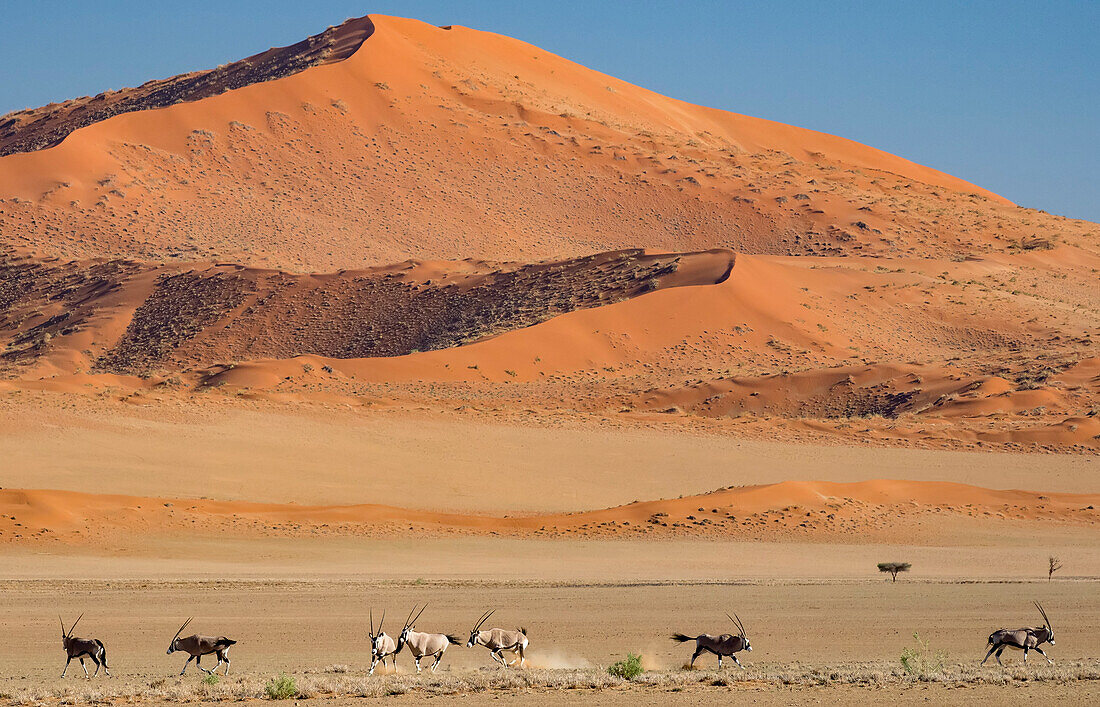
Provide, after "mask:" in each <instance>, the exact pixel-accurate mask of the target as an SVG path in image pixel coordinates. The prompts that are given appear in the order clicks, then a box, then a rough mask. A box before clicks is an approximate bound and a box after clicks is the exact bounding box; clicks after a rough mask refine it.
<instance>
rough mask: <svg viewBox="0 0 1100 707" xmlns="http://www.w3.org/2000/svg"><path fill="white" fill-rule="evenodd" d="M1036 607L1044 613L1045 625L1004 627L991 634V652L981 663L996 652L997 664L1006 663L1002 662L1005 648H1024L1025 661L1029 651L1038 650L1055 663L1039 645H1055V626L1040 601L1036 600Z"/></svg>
mask: <svg viewBox="0 0 1100 707" xmlns="http://www.w3.org/2000/svg"><path fill="white" fill-rule="evenodd" d="M1035 608H1036V609H1038V610H1039V613H1040V614H1042V615H1043V625H1042V626H1041V627H1039V628H1017V629H1011V628H1002V629H1000V630H999V631H994V632H993V633H991V634H989V640H988V641H987V643H986V645H988V646H989V652H988V653H986V654H985V658H982V662H981V665H985V661H987V660H989V656H991V655H994V654H996V655H995V656H994V657H996V658H997V664H998V665H1004V663H1002V662H1001V653H1004V650H1005V648H1015V649H1016V650H1022V651H1023V652H1024V662H1025V663H1026V662H1027V653H1028V651H1037V652H1038V653H1039V655H1041V656H1043V657H1044V658H1046V659H1047V662H1048V663H1054V661H1053V660H1051V659H1050V658H1049V657H1048V656H1047V654H1046V653H1044V652H1043V649H1042V648H1040V647H1039V646H1041V645H1042V644H1044V643H1049V644H1050V645H1052V646H1053V645H1054V627H1053V626H1052V625H1051V623H1050V619H1048V618H1047V612H1045V611H1043V607H1042V605H1041V604H1039V602H1035Z"/></svg>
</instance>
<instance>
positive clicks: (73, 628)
mask: <svg viewBox="0 0 1100 707" xmlns="http://www.w3.org/2000/svg"><path fill="white" fill-rule="evenodd" d="M82 618H84V613H83V612H81V614H80V616H77V617H76V621H74V622H73V625H72V626H70V627H69V633H68V634H67V635H68V636H72V635H73V631H75V630H76V625H77V624H78V623H80V620H81V619H82ZM1044 618H1045V616H1044Z"/></svg>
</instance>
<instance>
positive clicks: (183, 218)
mask: <svg viewBox="0 0 1100 707" xmlns="http://www.w3.org/2000/svg"><path fill="white" fill-rule="evenodd" d="M370 19H371V21H372V22H373V25H374V31H373V33H371V34H370V36H369V37H367V38H366V39H365V40H363V41H362V44H361V46H359V47H358V49H357V50H355V51H354V53H352V54H351V55H350V56H348V57H347V58H344V59H343V60H339V61H333V62H331V63H322V64H320V65H314V66H309V68H305V69H302V70H299V71H296V72H294V73H290V74H288V75H285V76H281V77H279V78H274V79H272V80H264V81H260V82H258V83H251V84H248V85H243V86H240V87H236V83H234V82H232V81H229V82H228V83H224V85H220V88H225V89H227V90H226V91H225V92H224V93H219V94H217V95H207V94H208V93H210V91H209V90H207V91H205V92H204V93H202V94H198V95H202V96H204V97H202V98H201V99H197V100H196V99H195V95H193V94H191V93H188V94H186V95H185V96H183V97H181V98H180V99H179V100H181V101H182V102H179V103H174V104H172V105H169V106H166V107H162V108H156V109H149V110H140V111H137V112H125V113H121V114H118V115H113V116H111V117H109V118H106V119H104V120H100V121H98V122H94V123H92V124H89V125H85V126H84V127H80V128H78V129H76V130H74V131H73V132H72V133H71V134H69V135H68V136H67V137H66V138H65V139H64V141H63V142H61V144H59V145H56V146H54V147H50V148H48V149H42V150H37V151H34V152H28V153H17V154H11V155H8V156H6V157H3V158H0V233H2V234H3V236H2V238H3V240H4V241H5V242H6V243H7V244H9V245H13V246H16V247H20V248H30V249H33V250H34V251H35V252H36V253H38V254H40V255H47V256H60V257H63V258H89V257H100V256H106V257H119V256H122V257H133V258H139V259H142V260H161V259H166V258H182V259H188V260H202V259H228V260H235V261H237V262H242V263H245V264H249V265H263V266H271V267H279V268H284V269H292V270H299V271H301V270H335V269H339V268H360V267H363V266H364V265H375V264H383V263H388V262H396V261H399V260H402V259H405V258H409V257H413V258H427V259H461V258H463V257H467V256H470V255H475V256H476V257H480V258H486V259H492V260H515V259H523V260H535V259H545V258H566V257H573V256H577V255H585V254H587V253H589V252H597V251H606V250H615V249H619V248H632V247H647V248H658V249H663V250H671V251H689V250H705V249H709V248H714V247H730V248H734V249H736V250H741V251H745V252H750V253H800V254H811V253H853V252H873V253H880V254H905V253H917V254H921V255H929V254H933V253H940V254H943V253H946V252H950V253H966V252H982V251H988V250H990V249H1000V248H1004V247H1006V246H1007V245H1009V244H1011V243H1018V242H1019V243H1022V242H1023V241H1024V240H1025V239H1031V240H1032V241H1035V242H1036V243H1038V242H1046V241H1049V240H1050V239H1051V238H1052V237H1054V233H1055V232H1056V233H1057V234H1058V237H1059V238H1061V239H1066V240H1074V239H1076V238H1077V237H1078V236H1080V234H1081V233H1082V231H1083V230H1085V229H1086V227H1087V225H1085V226H1082V225H1081V224H1079V223H1074V222H1070V221H1066V220H1064V219H1063V220H1056V219H1054V218H1053V217H1049V216H1046V215H1039V214H1036V213H1034V212H1025V211H1023V210H1020V209H1018V208H1017V207H1015V206H1013V205H1011V204H1008V203H1007V202H1005V200H1003V199H1001V198H1000V197H997V196H996V195H993V194H991V193H989V192H987V191H985V190H982V189H980V188H979V187H976V186H974V185H972V184H968V183H966V182H964V181H962V180H959V179H957V178H954V177H951V176H949V175H946V174H943V173H941V172H937V171H936V170H933V169H929V168H927V167H923V166H921V165H917V164H914V163H913V162H910V161H908V160H905V159H903V158H900V157H896V156H893V155H890V154H887V153H885V152H882V151H880V150H876V149H874V148H871V147H867V146H864V145H860V144H858V143H855V142H852V141H850V140H845V139H843V138H839V137H834V136H830V135H825V134H822V133H817V132H814V131H811V130H804V129H801V128H795V127H791V126H787V125H782V124H779V123H774V122H771V121H766V120H760V119H757V118H751V117H747V116H742V115H737V114H735V113H729V112H725V111H720V110H715V109H710V108H703V107H699V106H694V105H690V104H687V103H684V102H682V101H677V100H674V99H670V98H666V97H663V96H660V95H658V94H655V93H653V92H651V91H647V90H644V89H641V88H639V87H636V86H632V85H630V84H627V83H625V82H622V81H618V80H616V79H614V78H612V77H609V76H605V75H603V74H600V73H598V72H595V71H592V70H589V69H586V68H585V67H582V66H579V65H577V64H575V63H573V62H570V61H568V60H565V59H563V58H561V57H558V56H555V55H553V54H550V53H548V52H545V51H543V50H541V49H538V48H537V47H533V46H531V45H529V44H525V43H523V42H519V41H516V40H513V39H509V38H507V37H501V36H499V35H494V34H490V33H486V32H478V31H475V30H470V29H466V28H463V27H457V26H456V27H452V28H447V29H441V28H438V27H432V26H430V25H426V24H423V23H421V22H416V21H412V20H403V19H398V18H390V17H372V18H370ZM364 23H365V21H364ZM361 24H363V23H361ZM346 27H351V28H352V29H355V28H357V27H358V29H356V32H357V34H354V38H355V39H356V40H357V41H358V40H360V39H362V35H363V34H365V31H363V30H362V27H359V26H358V25H354V23H353V24H351V25H347V26H346ZM342 31H351V30H346V29H345V30H342ZM334 32H335V31H334ZM341 36H342V35H340V34H336V35H334V36H333V37H330V38H329V39H327V40H325V39H321V40H318V41H319V45H318V46H323V47H327V46H328V42H337V43H338V42H339V39H340V37H341ZM321 37H324V35H321ZM305 44H306V45H307V47H306V49H304V50H302V51H307V52H308V51H312V49H310V47H309V46H308V44H309V43H305ZM352 44H354V43H352ZM296 46H297V45H296ZM344 48H345V49H347V48H349V46H347V43H345V46H344ZM292 54H293V56H297V54H294V53H293V52H292ZM333 56H337V57H338V56H342V54H336V55H333ZM309 57H310V58H308V60H303V61H304V62H305V63H306V64H309V63H310V62H312V61H315V60H316V57H314V56H313V55H312V54H310V55H309ZM328 58H330V59H331V58H332V56H329V57H328ZM292 63H293V62H292ZM238 64H240V63H238ZM238 64H234V65H229V66H230V67H234V66H238ZM235 71H236V72H235V73H234V72H231V74H232V75H233V76H238V74H239V73H240V72H239V71H237V70H235ZM218 75H219V74H215V75H214V76H213V78H210V79H209V80H210V81H214V82H216V81H217V76H218ZM187 76H191V75H187ZM245 76H246V77H247V72H246V73H245ZM185 78H186V77H185ZM260 78H263V76H261V77H257V80H259V79H260ZM180 81H183V79H180V80H168V81H166V82H162V83H166V84H168V85H176V84H177V83H179V82H180ZM227 81H228V79H227ZM145 90H147V89H127V90H124V91H122V92H120V93H119V94H113V97H112V99H111V100H112V101H115V102H117V103H120V104H122V103H125V102H126V101H127V100H135V101H137V102H138V104H140V101H141V95H142V92H143V91H145ZM219 90H220V89H219ZM67 105H68V104H62V105H61V107H54V108H51V109H41V111H40V112H45V113H46V114H50V115H52V113H61V114H63V115H64V114H66V111H68V110H69V108H66V107H65V106H67ZM51 111H52V113H51ZM32 114H33V115H37V113H33V112H32ZM11 119H12V118H8V120H11ZM51 120H52V119H51ZM0 122H2V121H0ZM25 122H26V121H25V119H23V118H20V119H19V125H24V123H25ZM32 125H33V124H32ZM29 129H30V127H29V126H24V130H29ZM8 130H9V131H12V130H14V131H16V132H15V133H13V135H11V136H9V138H8V139H9V140H12V139H16V138H18V130H19V126H18V125H16V126H15V127H9V128H8ZM196 204H202V208H201V209H196V208H194V206H195V205H196ZM990 219H996V220H997V222H998V226H997V228H996V229H989V228H986V227H983V226H982V225H980V224H984V223H986V222H988V221H989V220H990ZM1025 220H1026V221H1028V223H1026V224H1025V223H1024V221H1025Z"/></svg>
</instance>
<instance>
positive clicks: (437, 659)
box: [432, 651, 443, 673]
mask: <svg viewBox="0 0 1100 707" xmlns="http://www.w3.org/2000/svg"><path fill="white" fill-rule="evenodd" d="M441 660H443V651H439V652H438V653H436V654H435V662H434V663H432V672H433V673H434V672H435V669H436V666H438V665H439V661H441Z"/></svg>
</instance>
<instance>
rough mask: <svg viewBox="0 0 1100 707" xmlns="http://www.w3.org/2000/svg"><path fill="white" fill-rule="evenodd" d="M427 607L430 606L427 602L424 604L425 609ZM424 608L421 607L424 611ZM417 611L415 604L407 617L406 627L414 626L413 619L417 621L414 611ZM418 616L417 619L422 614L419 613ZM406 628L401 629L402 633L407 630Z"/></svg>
mask: <svg viewBox="0 0 1100 707" xmlns="http://www.w3.org/2000/svg"><path fill="white" fill-rule="evenodd" d="M426 608H428V605H427V604H425V605H424V609H426ZM424 609H421V611H424ZM415 611H416V604H413V608H412V611H410V612H409V615H408V616H407V617H405V628H408V627H409V626H412V625H413V621H416V619H414V618H413V612H415ZM416 618H417V619H418V618H420V614H417V615H416ZM405 628H403V629H401V633H404V632H405Z"/></svg>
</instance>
